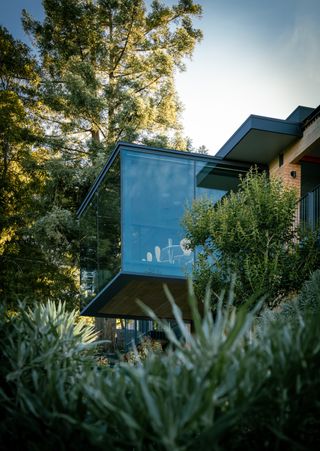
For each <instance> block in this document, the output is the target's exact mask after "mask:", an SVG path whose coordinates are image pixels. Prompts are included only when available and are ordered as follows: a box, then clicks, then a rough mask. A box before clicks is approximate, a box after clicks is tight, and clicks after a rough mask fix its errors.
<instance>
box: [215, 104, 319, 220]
mask: <svg viewBox="0 0 320 451" xmlns="http://www.w3.org/2000/svg"><path fill="white" fill-rule="evenodd" d="M216 156H217V157H220V158H222V159H223V160H225V161H228V160H231V159H235V160H238V161H242V162H247V163H251V164H254V163H258V164H263V165H266V166H267V167H268V169H269V173H270V175H271V176H273V175H274V176H277V177H280V178H281V179H282V180H283V182H284V183H285V184H286V185H287V186H293V187H295V188H296V189H297V192H298V195H299V197H300V198H301V199H300V205H299V213H298V214H299V218H300V220H302V221H304V222H306V223H308V224H309V225H310V226H311V227H315V226H316V225H317V224H318V222H319V220H320V106H318V107H317V108H308V107H304V106H298V107H297V108H296V109H295V110H294V111H293V112H292V113H291V114H290V115H289V116H288V117H287V119H284V120H283V119H274V118H269V117H262V116H255V115H251V116H249V118H248V119H247V120H246V121H245V122H244V123H243V124H242V125H241V126H240V127H239V128H238V130H237V131H236V132H235V133H234V135H233V136H232V137H231V138H230V139H229V140H228V141H227V142H226V143H225V144H224V145H223V146H222V148H221V149H220V150H219V152H218V153H217V154H216Z"/></svg>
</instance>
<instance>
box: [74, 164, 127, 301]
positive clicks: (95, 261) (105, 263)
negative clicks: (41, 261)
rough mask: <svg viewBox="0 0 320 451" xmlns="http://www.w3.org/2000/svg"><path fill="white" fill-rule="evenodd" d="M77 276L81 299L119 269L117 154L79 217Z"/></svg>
mask: <svg viewBox="0 0 320 451" xmlns="http://www.w3.org/2000/svg"><path fill="white" fill-rule="evenodd" d="M80 233H81V241H80V242H81V245H80V267H81V271H80V279H81V293H82V299H83V303H84V304H87V303H88V301H90V300H91V299H93V298H94V297H95V296H96V295H97V294H98V293H99V291H101V290H102V288H104V286H105V285H107V283H108V282H110V280H111V279H112V278H113V277H114V276H115V275H116V274H117V273H118V272H119V271H120V266H121V231H120V158H119V157H118V158H117V159H116V160H115V162H114V164H113V165H112V166H111V168H110V169H109V171H108V172H107V174H106V176H105V179H104V181H103V183H102V184H101V185H100V187H99V189H98V191H97V192H96V193H95V195H94V198H93V199H92V200H91V202H90V204H89V206H88V207H87V209H86V211H85V212H84V213H83V214H82V216H81V218H80Z"/></svg>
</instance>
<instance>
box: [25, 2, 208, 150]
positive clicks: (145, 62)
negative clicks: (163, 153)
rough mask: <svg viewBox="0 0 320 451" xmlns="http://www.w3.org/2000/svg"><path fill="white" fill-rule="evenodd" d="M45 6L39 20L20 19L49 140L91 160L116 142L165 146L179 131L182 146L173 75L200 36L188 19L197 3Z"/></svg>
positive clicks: (195, 8)
mask: <svg viewBox="0 0 320 451" xmlns="http://www.w3.org/2000/svg"><path fill="white" fill-rule="evenodd" d="M43 6H44V10H45V15H46V16H45V19H44V21H43V23H40V22H38V21H35V20H33V19H32V18H31V17H30V16H29V15H28V13H27V12H26V11H24V12H23V22H24V27H25V30H26V31H27V32H28V33H30V35H31V36H32V38H33V39H34V42H35V45H36V47H37V50H38V52H39V55H40V58H41V62H42V76H43V85H42V86H43V87H42V95H43V98H44V99H45V102H46V104H47V105H48V106H50V117H46V118H45V119H46V120H48V121H49V122H50V123H51V124H52V126H53V127H54V131H55V133H54V134H52V137H51V138H52V140H51V144H52V145H55V146H56V147H57V148H59V149H61V150H63V151H64V152H66V153H67V154H70V155H74V154H76V153H78V152H82V153H80V158H83V157H85V156H86V155H88V153H89V154H90V158H92V157H94V156H95V154H96V153H97V151H98V150H99V149H100V150H101V149H104V150H108V149H109V148H110V146H113V145H114V143H115V142H116V141H118V140H127V141H144V140H147V141H150V139H153V140H156V141H158V142H161V143H162V144H163V143H167V144H168V143H169V142H170V137H174V133H175V132H176V141H179V140H180V143H178V144H180V145H181V146H182V147H183V146H185V143H183V142H181V138H180V136H179V133H180V131H181V125H180V123H179V113H180V110H181V106H180V104H179V102H178V100H177V96H176V92H175V87H174V73H175V70H177V69H178V70H183V69H184V63H183V61H184V58H185V57H187V56H191V55H192V52H193V49H194V46H195V44H196V43H197V42H199V41H200V39H201V37H202V34H201V31H200V30H198V29H194V28H193V26H192V20H191V18H192V16H197V15H200V13H201V7H200V6H199V5H197V4H194V3H193V1H192V0H180V1H179V2H178V4H176V5H173V6H171V7H169V6H165V5H163V4H162V3H161V2H160V1H158V0H156V1H153V2H152V4H151V6H150V10H149V11H147V9H146V6H145V4H144V1H143V0H136V1H132V0H97V1H93V0H44V1H43ZM52 112H54V114H52ZM67 137H68V138H69V139H66V138H67ZM67 143H68V144H67ZM176 144H177V142H176ZM105 156H106V154H105V151H104V158H105Z"/></svg>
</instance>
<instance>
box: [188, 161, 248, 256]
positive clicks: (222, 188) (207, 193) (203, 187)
mask: <svg viewBox="0 0 320 451" xmlns="http://www.w3.org/2000/svg"><path fill="white" fill-rule="evenodd" d="M245 172H246V171H244V170H243V171H241V170H240V169H238V168H236V167H233V166H226V165H224V164H223V163H220V162H218V163H212V162H210V163H208V162H203V161H197V162H196V176H195V179H196V198H198V199H199V198H207V199H209V200H211V201H212V202H213V203H214V204H215V203H216V202H218V200H219V199H221V198H222V197H223V196H224V195H226V194H227V193H228V192H229V191H231V190H232V191H236V190H237V187H238V184H239V175H240V174H241V173H243V174H244V173H245ZM202 251H203V248H202V246H198V247H197V248H196V251H195V254H196V255H197V254H199V253H201V252H202ZM209 261H210V264H214V259H213V258H210V259H209Z"/></svg>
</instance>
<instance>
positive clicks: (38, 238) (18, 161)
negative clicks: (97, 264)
mask: <svg viewBox="0 0 320 451" xmlns="http://www.w3.org/2000/svg"><path fill="white" fill-rule="evenodd" d="M42 4H43V8H44V20H43V22H38V21H36V20H34V19H33V18H32V17H31V16H30V15H29V14H28V13H27V12H26V11H24V12H23V24H24V28H25V31H26V32H27V33H29V35H30V37H31V38H32V42H33V48H32V50H34V51H35V52H36V54H37V58H34V57H33V56H32V53H31V49H29V48H28V47H27V46H26V45H25V44H23V43H21V42H19V41H16V40H15V39H13V37H12V36H11V35H10V34H9V33H8V32H7V30H5V29H4V28H2V27H1V28H0V59H1V64H0V158H1V159H0V183H1V186H0V188H1V189H0V224H1V225H0V233H1V235H0V278H1V286H0V294H1V296H2V297H3V298H4V300H5V301H6V302H8V303H10V305H11V306H12V307H14V305H16V304H17V299H25V300H28V301H29V302H30V303H33V302H37V301H39V300H42V301H43V300H45V299H48V298H50V299H56V300H57V301H59V300H64V301H67V305H68V306H69V307H70V308H73V307H75V306H76V305H77V304H78V302H79V298H78V291H79V282H78V279H79V271H78V254H79V240H78V228H77V223H76V220H75V212H76V210H77V208H78V207H79V205H80V203H81V201H82V200H83V198H84V196H85V194H86V192H87V191H88V188H89V187H90V185H91V184H92V182H93V180H94V179H95V177H96V175H97V173H98V172H99V171H100V170H101V167H102V165H103V164H105V162H106V160H107V157H108V156H109V153H110V149H111V148H112V146H113V145H114V143H115V141H117V140H119V139H126V140H130V141H136V142H146V143H149V144H152V143H153V142H154V143H162V145H172V146H174V147H176V148H181V149H186V148H188V147H190V145H191V144H190V142H189V141H188V140H186V139H185V138H184V137H183V136H182V130H181V124H180V120H179V114H180V110H181V106H180V103H179V100H178V98H177V95H176V92H175V86H174V73H175V71H176V70H183V69H184V65H183V61H184V58H186V57H189V56H191V55H192V52H193V49H194V47H195V45H196V43H197V42H199V41H200V39H201V36H202V34H201V32H200V30H198V29H195V28H194V27H193V25H192V19H193V17H196V16H199V15H200V14H201V7H200V6H199V5H197V4H196V3H194V2H193V1H191V0H190V1H189V0H188V1H184V0H180V1H179V2H177V3H176V4H172V5H171V6H170V7H169V6H165V5H163V4H162V3H160V2H158V1H155V2H152V4H151V5H149V6H148V8H147V7H146V5H145V2H144V1H143V0H139V1H134V2H132V1H129V0H117V1H105V0H99V1H84V0H44V1H43V2H42Z"/></svg>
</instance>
